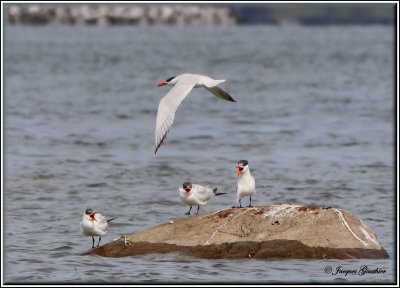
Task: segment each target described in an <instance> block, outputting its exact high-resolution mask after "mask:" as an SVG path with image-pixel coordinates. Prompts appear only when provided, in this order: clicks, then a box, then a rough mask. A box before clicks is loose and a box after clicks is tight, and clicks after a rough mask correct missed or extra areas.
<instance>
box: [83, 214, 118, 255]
mask: <svg viewBox="0 0 400 288" xmlns="http://www.w3.org/2000/svg"><path fill="white" fill-rule="evenodd" d="M115 218H117V217H115ZM115 218H111V219H108V220H107V219H106V217H104V216H103V215H102V214H100V213H99V212H95V211H94V210H93V209H90V208H89V209H86V211H85V214H83V217H82V221H81V231H82V234H83V235H85V236H92V240H93V242H92V248H94V237H93V236H99V243H97V247H99V245H100V241H101V236H103V235H106V234H107V230H108V223H109V222H110V221H112V220H114V219H115Z"/></svg>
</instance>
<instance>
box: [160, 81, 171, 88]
mask: <svg viewBox="0 0 400 288" xmlns="http://www.w3.org/2000/svg"><path fill="white" fill-rule="evenodd" d="M165 85H168V82H165V81H163V82H161V83H159V84H158V85H157V87H162V86H165Z"/></svg>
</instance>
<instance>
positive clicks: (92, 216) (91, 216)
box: [89, 212, 97, 221]
mask: <svg viewBox="0 0 400 288" xmlns="http://www.w3.org/2000/svg"><path fill="white" fill-rule="evenodd" d="M95 214H96V212H93V213H92V214H89V216H90V218H92V219H93V220H94V221H97V220H96V218H94V215H95Z"/></svg>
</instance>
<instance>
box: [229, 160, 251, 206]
mask: <svg viewBox="0 0 400 288" xmlns="http://www.w3.org/2000/svg"><path fill="white" fill-rule="evenodd" d="M236 168H237V186H236V202H239V208H241V207H242V203H241V198H242V197H246V196H250V203H249V207H252V206H251V196H254V195H255V194H256V180H255V178H254V176H253V175H251V173H250V168H249V165H248V161H247V160H240V161H239V162H238V164H237V165H236ZM233 207H235V206H233Z"/></svg>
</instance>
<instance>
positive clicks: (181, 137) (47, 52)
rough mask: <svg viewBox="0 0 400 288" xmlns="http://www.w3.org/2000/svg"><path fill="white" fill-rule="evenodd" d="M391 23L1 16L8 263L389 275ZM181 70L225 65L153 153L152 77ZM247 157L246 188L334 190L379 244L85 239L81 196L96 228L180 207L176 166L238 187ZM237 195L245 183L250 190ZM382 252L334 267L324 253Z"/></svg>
mask: <svg viewBox="0 0 400 288" xmlns="http://www.w3.org/2000/svg"><path fill="white" fill-rule="evenodd" d="M393 35H394V34H393V30H392V27H390V26H366V27H358V26H343V27H342V26H337V27H334V26H332V27H312V28H306V27H297V26H283V27H269V26H254V27H253V26H252V27H229V28H215V27H213V28H176V27H107V28H100V27H36V28H32V27H6V29H5V44H4V48H5V54H4V60H5V66H4V73H5V77H4V81H5V87H4V89H5V90H4V105H5V107H4V112H5V117H4V120H5V122H4V129H5V133H4V135H5V140H4V144H5V148H4V156H5V162H4V167H5V174H4V179H5V184H4V201H5V202H4V203H5V204H4V209H5V210H4V218H3V221H4V229H5V230H4V241H5V242H4V252H5V258H4V259H5V267H4V279H5V281H6V282H18V283H39V282H42V283H48V282H59V283H76V282H81V283H142V282H158V283H178V282H179V283H183V282H185V283H210V282H229V283H264V284H269V283H274V282H275V283H281V282H282V281H283V282H285V283H287V282H288V283H306V282H323V283H334V282H342V281H343V282H346V283H350V282H388V281H393V279H394V275H395V270H394V269H395V268H394V262H393V259H394V258H395V254H394V253H395V251H394V247H393V246H394V227H395V214H394V212H395V207H394V205H395V200H394V172H393V171H394V161H393V160H394V158H393V151H394V150H393V148H394V147H393V141H394V139H393V135H394V133H393V132H394V131H393V121H394V119H393V118H394V106H393V103H394V101H393V95H394V91H393V87H394V86H393V63H394V58H393V47H394V43H393ZM184 72H190V73H200V74H207V75H210V76H211V77H214V78H217V79H227V81H226V82H225V83H223V84H222V87H223V88H225V89H226V90H227V91H229V92H230V93H231V95H232V96H233V98H235V99H236V100H237V101H238V102H237V103H230V102H225V101H221V100H220V99H217V98H216V97H214V96H212V95H211V94H209V93H208V92H207V91H205V90H204V89H198V90H194V91H192V93H191V94H190V95H189V96H188V97H187V99H186V100H185V101H184V102H183V103H182V105H181V107H180V108H179V110H178V113H177V115H176V118H175V123H174V125H173V126H172V129H171V131H170V133H169V134H168V136H167V138H166V140H165V142H164V144H163V145H162V146H161V148H160V150H159V151H158V153H157V155H156V156H155V155H154V152H153V151H154V150H153V141H154V127H155V117H156V110H157V107H158V102H159V100H160V99H161V97H162V96H164V94H165V93H166V92H167V91H168V89H169V88H167V89H162V88H156V84H157V83H159V82H160V81H163V80H165V79H166V78H168V77H171V76H174V75H179V74H181V73H184ZM240 159H247V160H248V161H249V165H250V168H251V169H252V171H253V174H254V175H255V177H256V184H257V196H256V197H254V204H255V205H268V204H278V203H300V204H311V205H321V206H333V207H340V208H344V209H347V210H349V211H350V212H352V213H354V214H356V215H357V216H359V217H360V218H361V219H362V220H364V221H365V222H366V224H367V225H369V226H370V227H372V228H373V229H374V230H375V231H376V233H377V235H378V238H379V240H380V243H381V244H382V245H383V247H384V248H385V249H386V250H387V251H388V252H389V254H390V257H391V259H388V260H374V261H371V260H368V261H367V260H351V261H336V260H331V261H299V260H281V261H278V260H273V261H272V260H268V261H257V260H203V259H196V258H192V257H188V256H186V255H183V254H168V255H167V254H166V255H147V256H143V257H126V258H119V259H112V258H101V257H96V256H79V254H80V253H82V252H84V251H86V250H87V249H88V248H90V246H91V239H90V238H85V237H83V236H82V235H80V232H79V222H80V220H81V216H82V214H83V212H84V210H85V209H86V208H88V207H91V208H95V209H97V210H99V211H102V212H103V213H104V214H106V215H107V216H108V217H116V216H118V217H119V218H118V219H117V220H115V221H113V222H112V225H111V228H110V230H109V234H108V235H107V236H104V237H103V240H102V241H103V243H107V242H110V241H112V240H113V239H114V238H116V237H119V236H120V235H124V234H128V233H132V232H134V231H138V230H141V229H144V228H147V227H150V226H153V225H156V224H159V223H163V222H166V221H168V220H170V219H173V218H177V217H181V216H184V213H185V212H186V211H187V207H186V206H184V205H183V204H182V203H181V202H180V199H179V196H178V186H179V185H181V184H182V183H183V182H185V181H192V182H194V183H200V184H210V185H212V186H216V187H218V189H219V191H221V192H227V193H228V195H224V196H221V197H218V198H215V199H212V200H211V201H210V202H209V203H208V205H207V206H206V207H203V208H202V209H201V211H212V210H217V209H223V208H228V207H230V206H232V205H233V204H234V200H235V193H234V190H235V185H236V184H235V183H236V178H235V170H234V166H235V164H236V162H237V161H238V160H240ZM245 202H246V200H245ZM362 265H368V266H369V267H370V268H371V269H375V268H381V269H385V270H386V273H384V274H368V275H363V276H360V275H347V276H345V275H343V274H338V275H330V274H326V273H324V269H325V267H326V266H331V267H333V268H335V267H339V266H343V269H357V268H359V267H360V266H362Z"/></svg>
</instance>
